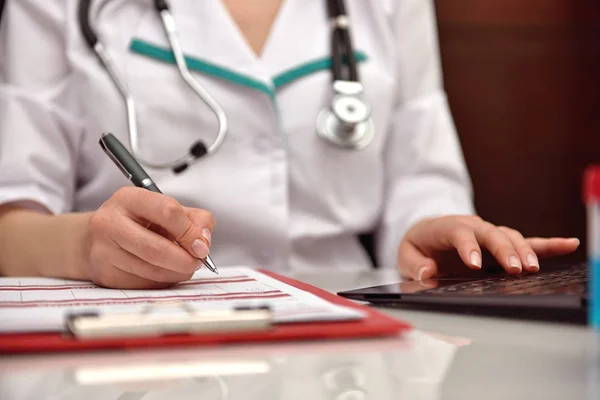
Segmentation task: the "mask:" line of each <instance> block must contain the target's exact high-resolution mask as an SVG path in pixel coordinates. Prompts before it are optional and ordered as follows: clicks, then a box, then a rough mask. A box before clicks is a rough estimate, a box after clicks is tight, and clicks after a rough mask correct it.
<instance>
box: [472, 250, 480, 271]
mask: <svg viewBox="0 0 600 400" xmlns="http://www.w3.org/2000/svg"><path fill="white" fill-rule="evenodd" d="M471 265H472V266H474V267H477V268H481V255H480V254H479V252H477V251H474V252H472V253H471Z"/></svg>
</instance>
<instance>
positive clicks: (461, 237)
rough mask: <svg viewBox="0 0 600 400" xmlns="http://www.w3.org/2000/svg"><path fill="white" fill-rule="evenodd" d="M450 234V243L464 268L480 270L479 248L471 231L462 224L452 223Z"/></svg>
mask: <svg viewBox="0 0 600 400" xmlns="http://www.w3.org/2000/svg"><path fill="white" fill-rule="evenodd" d="M453 225H454V226H453V227H452V228H451V232H450V243H451V244H452V246H454V248H455V249H456V251H457V252H458V255H459V256H460V258H461V259H462V260H463V262H464V263H465V265H466V266H468V267H469V268H471V269H481V248H480V247H479V243H477V237H476V236H475V232H474V231H473V229H472V228H471V227H470V226H468V225H465V224H462V223H458V224H456V223H454V224H453Z"/></svg>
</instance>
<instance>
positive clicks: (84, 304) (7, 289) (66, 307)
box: [0, 267, 364, 332]
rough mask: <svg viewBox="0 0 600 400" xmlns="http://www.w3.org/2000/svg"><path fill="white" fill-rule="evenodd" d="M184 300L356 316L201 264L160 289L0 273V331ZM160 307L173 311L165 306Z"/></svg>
mask: <svg viewBox="0 0 600 400" xmlns="http://www.w3.org/2000/svg"><path fill="white" fill-rule="evenodd" d="M174 302H175V303H180V302H185V303H186V304H187V305H188V306H190V307H192V308H193V309H194V310H196V311H202V310H222V309H231V308H233V307H238V306H252V307H255V306H262V305H268V306H270V307H271V309H272V310H273V311H274V319H275V322H276V323H285V322H302V321H341V320H352V319H361V318H363V317H364V314H363V313H362V312H360V311H358V310H355V309H351V308H346V307H341V306H337V305H335V304H332V303H329V302H328V301H326V300H323V299H321V298H320V297H317V296H315V295H313V294H311V293H308V292H305V291H303V290H300V289H296V288H294V287H292V286H289V285H286V284H285V283H283V282H280V281H278V280H276V279H273V278H271V277H269V276H267V275H265V274H262V273H260V272H258V271H255V270H252V269H250V268H243V267H240V268H237V267H236V268H234V267H230V268H220V269H219V275H215V274H213V273H212V272H210V271H208V270H206V269H202V270H200V271H198V272H196V273H195V274H194V276H193V278H192V279H191V280H190V281H187V282H183V283H180V284H178V285H176V286H174V287H172V288H170V289H162V290H120V289H103V288H100V287H98V286H96V285H94V284H93V283H90V282H82V281H70V280H64V279H49V278H0V332H40V331H63V330H65V317H66V316H67V315H69V314H71V313H74V312H75V313H80V312H87V311H90V312H97V313H99V314H101V315H110V314H122V313H125V314H126V313H139V312H142V311H144V310H146V309H147V308H148V306H149V305H150V304H152V305H153V306H154V309H155V310H160V305H161V304H163V305H165V306H166V305H167V304H172V303H174ZM161 312H178V311H177V309H176V308H173V307H165V309H164V311H161Z"/></svg>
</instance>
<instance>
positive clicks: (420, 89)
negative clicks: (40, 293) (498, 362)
mask: <svg viewBox="0 0 600 400" xmlns="http://www.w3.org/2000/svg"><path fill="white" fill-rule="evenodd" d="M346 10H347V15H348V17H347V16H346ZM173 27H175V28H176V31H173V30H172V28H173ZM0 55H1V57H0V204H1V206H0V275H8V276H19V275H21V276H22V275H40V276H56V277H63V278H72V279H91V280H94V281H95V282H97V283H99V284H101V285H104V286H109V287H128V288H131V287H133V288H139V287H160V286H165V285H169V284H172V283H174V282H179V281H183V280H186V279H188V278H189V277H190V276H191V274H192V273H193V272H194V271H195V270H196V269H197V268H198V267H199V265H201V264H200V263H199V261H198V258H201V257H204V256H206V255H207V254H208V252H209V248H210V254H211V257H212V258H213V260H215V263H216V264H217V265H232V264H246V265H254V266H260V267H264V268H270V269H275V270H279V271H281V272H284V273H285V272H293V271H297V270H302V269H309V268H328V267H335V268H339V269H340V270H343V269H361V268H362V269H368V268H370V267H371V261H370V258H369V257H368V255H367V253H366V252H365V250H364V248H363V247H362V246H361V245H360V242H359V240H358V239H357V237H358V235H359V234H361V233H365V232H375V238H376V243H375V244H376V246H375V250H376V251H375V252H376V259H377V263H378V264H380V265H381V266H383V267H394V266H397V267H398V268H400V271H401V272H402V274H403V276H405V277H407V278H412V279H419V278H429V277H432V276H435V275H436V274H438V273H439V271H440V269H441V268H442V265H441V264H440V263H439V261H440V257H441V256H442V255H443V254H445V253H446V252H447V251H455V252H456V253H457V254H458V255H459V256H460V258H461V259H462V260H463V262H464V264H465V265H466V266H467V267H468V268H475V269H476V268H480V266H481V248H482V247H485V248H487V249H489V250H490V251H491V252H492V254H493V255H494V256H495V257H496V258H497V260H498V262H499V263H500V264H501V265H502V266H503V267H504V268H505V269H506V271H507V272H509V273H519V272H521V271H522V270H523V269H524V270H527V271H537V270H538V269H539V262H538V256H548V255H555V254H564V253H568V252H571V251H573V250H575V249H576V247H577V246H578V244H579V242H578V240H577V239H535V238H534V239H524V238H523V236H522V235H521V234H519V233H518V232H516V231H514V230H512V229H509V228H504V227H496V226H494V225H492V224H490V223H488V222H485V221H483V220H481V219H480V218H478V217H477V216H474V215H473V212H474V211H473V208H472V203H471V192H470V183H469V177H468V174H467V171H466V168H465V164H464V161H463V157H462V154H461V150H460V146H459V143H458V141H457V135H456V132H455V129H454V126H453V122H452V118H451V115H450V112H449V108H448V104H447V101H446V96H445V94H444V90H443V87H442V82H441V73H440V63H439V55H438V47H437V38H436V29H435V17H434V7H433V1H431V0H385V1H384V0H382V1H368V0H345V1H341V0H310V1H306V0H261V1H247V0H204V1H174V0H173V1H171V2H170V4H168V3H166V2H164V1H153V0H143V1H125V0H104V1H103V0H95V1H83V2H78V1H61V0H53V1H51V0H45V1H40V0H12V1H11V0H9V1H8V2H7V4H6V9H5V11H4V16H3V21H2V25H1V30H0ZM184 57H185V58H184ZM182 60H183V61H182ZM126 105H127V107H126ZM105 131H110V132H112V133H113V134H115V135H116V136H117V137H118V138H119V139H120V140H121V141H122V142H123V143H126V144H128V146H129V147H130V149H131V150H132V152H133V153H134V154H135V156H136V157H137V158H138V160H139V161H140V162H141V163H142V164H143V165H144V166H145V168H146V170H147V171H148V172H149V174H150V175H151V176H152V178H153V179H154V180H155V182H156V183H157V185H158V186H159V187H160V188H161V189H162V191H163V192H164V193H165V194H164V195H162V194H157V193H151V192H149V191H145V190H143V189H138V188H133V187H131V185H130V183H129V182H128V181H127V180H126V179H125V178H124V177H123V175H122V174H121V173H120V172H119V171H118V169H117V168H115V165H114V164H113V163H112V162H111V160H109V159H108V158H107V157H106V155H105V154H104V153H103V152H102V151H101V149H100V147H99V145H98V139H99V137H100V135H101V133H102V132H105ZM215 220H216V221H218V224H217V225H216V227H215V225H214V222H215ZM148 226H151V228H150V229H148V228H147V227H148ZM174 241H177V242H178V243H179V245H177V244H175V243H174Z"/></svg>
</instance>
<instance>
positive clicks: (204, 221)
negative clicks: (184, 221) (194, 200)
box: [184, 207, 215, 246]
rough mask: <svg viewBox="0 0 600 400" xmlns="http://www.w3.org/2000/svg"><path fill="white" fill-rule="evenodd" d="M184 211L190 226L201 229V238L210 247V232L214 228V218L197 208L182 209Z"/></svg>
mask: <svg viewBox="0 0 600 400" xmlns="http://www.w3.org/2000/svg"><path fill="white" fill-rule="evenodd" d="M184 210H185V212H186V214H187V217H188V219H189V220H190V221H191V222H192V224H194V225H196V226H199V227H201V228H202V236H203V237H204V238H205V239H206V241H207V243H208V245H209V246H210V244H211V239H212V231H213V229H214V227H215V218H214V217H213V215H212V214H211V213H209V212H208V211H206V210H202V209H199V208H190V207H184Z"/></svg>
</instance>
